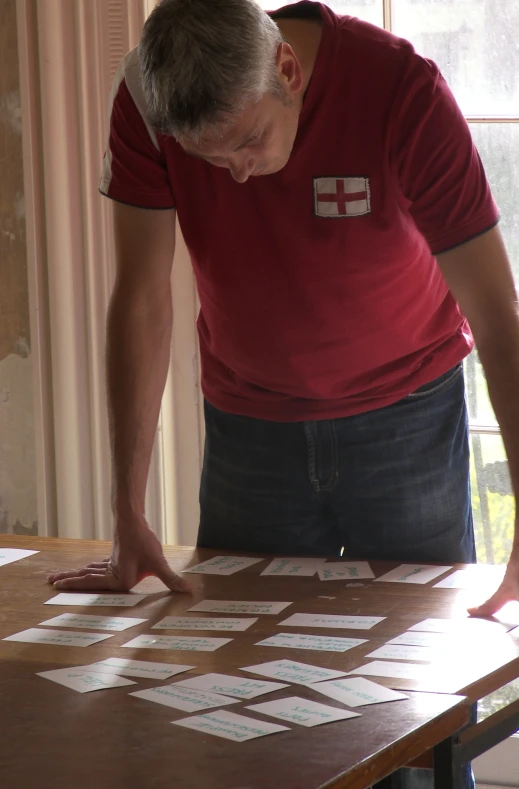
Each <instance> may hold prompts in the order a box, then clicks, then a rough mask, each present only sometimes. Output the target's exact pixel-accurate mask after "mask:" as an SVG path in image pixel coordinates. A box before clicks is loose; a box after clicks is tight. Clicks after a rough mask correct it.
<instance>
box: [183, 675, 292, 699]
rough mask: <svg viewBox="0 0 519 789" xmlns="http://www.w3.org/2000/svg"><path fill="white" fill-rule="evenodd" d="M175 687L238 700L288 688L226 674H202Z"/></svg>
mask: <svg viewBox="0 0 519 789" xmlns="http://www.w3.org/2000/svg"><path fill="white" fill-rule="evenodd" d="M175 685H176V687H180V686H185V687H187V688H196V689H197V690H207V691H209V692H210V693H223V694H224V695H225V696H236V698H238V699H255V698H256V696H263V695H264V694H265V693H274V691H276V690H282V689H283V688H288V685H287V684H286V683H284V682H265V681H264V680H263V681H262V680H259V679H245V678H244V677H231V676H229V675H228V674H202V676H200V677H190V678H188V679H183V680H181V681H180V682H176V683H175Z"/></svg>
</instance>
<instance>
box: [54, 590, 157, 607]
mask: <svg viewBox="0 0 519 789" xmlns="http://www.w3.org/2000/svg"><path fill="white" fill-rule="evenodd" d="M145 597H146V595H145V594H90V593H88V592H61V593H60V594H58V595H56V597H52V598H51V599H50V600H46V601H45V605H80V606H83V607H85V608H89V607H94V606H108V607H110V608H121V607H129V606H132V605H137V603H140V602H141V600H144V598H145Z"/></svg>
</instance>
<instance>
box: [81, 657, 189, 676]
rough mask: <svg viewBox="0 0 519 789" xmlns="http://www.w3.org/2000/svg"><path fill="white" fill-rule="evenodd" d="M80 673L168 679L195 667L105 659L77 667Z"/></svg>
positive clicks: (145, 661) (146, 661)
mask: <svg viewBox="0 0 519 789" xmlns="http://www.w3.org/2000/svg"><path fill="white" fill-rule="evenodd" d="M78 668H80V669H81V670H82V671H85V670H88V671H96V672H98V671H101V672H103V673H104V674H122V675H123V676H125V677H142V678H145V679H147V678H149V679H169V678H170V677H174V676H175V674H182V673H183V672H184V671H189V670H190V669H192V668H195V666H182V665H180V664H178V663H152V662H151V661H149V660H126V659H124V658H107V659H106V660H100V661H99V662H98V663H92V664H91V665H90V666H79V667H78Z"/></svg>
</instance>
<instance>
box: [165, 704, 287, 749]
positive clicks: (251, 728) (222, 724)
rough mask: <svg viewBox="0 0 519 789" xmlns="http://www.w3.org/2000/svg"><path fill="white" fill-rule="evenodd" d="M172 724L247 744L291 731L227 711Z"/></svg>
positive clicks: (209, 713) (285, 727)
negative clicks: (247, 742) (249, 741)
mask: <svg viewBox="0 0 519 789" xmlns="http://www.w3.org/2000/svg"><path fill="white" fill-rule="evenodd" d="M172 723H173V724H174V725H175V726H185V727H186V729H195V730H196V731H201V732H203V733H204V734H214V735H215V736H216V737H223V738H224V739H225V740H234V742H245V740H253V739H254V738H255V737H265V736H266V735H267V734H277V733H278V732H281V731H290V729H289V727H288V726H280V725H279V724H277V723H264V722H263V721H258V720H254V719H253V718H247V717H245V715H236V714H235V713H234V712H227V711H226V710H217V711H216V712H208V713H206V714H205V715H193V717H191V718H182V719H181V720H178V721H172Z"/></svg>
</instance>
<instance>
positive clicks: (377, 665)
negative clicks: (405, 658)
mask: <svg viewBox="0 0 519 789" xmlns="http://www.w3.org/2000/svg"><path fill="white" fill-rule="evenodd" d="M429 672H430V668H429V666H417V665H415V664H414V663H395V662H393V661H391V662H388V663H385V662H384V661H383V660H374V661H373V662H372V663H366V664H365V665H364V666H359V667H358V668H356V669H355V671H348V674H356V675H357V674H362V675H369V676H373V677H397V678H399V679H425V678H426V677H427V675H428V674H429Z"/></svg>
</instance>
